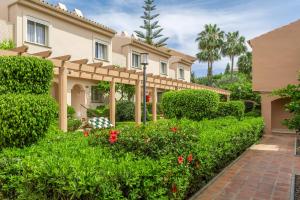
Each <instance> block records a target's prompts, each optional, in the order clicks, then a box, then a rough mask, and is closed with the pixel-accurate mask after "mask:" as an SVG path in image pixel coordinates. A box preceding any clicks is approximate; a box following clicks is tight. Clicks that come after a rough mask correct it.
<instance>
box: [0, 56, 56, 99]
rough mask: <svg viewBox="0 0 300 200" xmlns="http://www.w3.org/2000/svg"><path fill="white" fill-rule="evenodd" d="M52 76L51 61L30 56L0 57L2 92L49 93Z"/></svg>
mask: <svg viewBox="0 0 300 200" xmlns="http://www.w3.org/2000/svg"><path fill="white" fill-rule="evenodd" d="M52 78H53V63H52V62H51V61H48V60H45V59H41V58H37V57H29V56H1V57H0V94H7V93H23V94H48V93H49V91H50V86H51V81H52Z"/></svg>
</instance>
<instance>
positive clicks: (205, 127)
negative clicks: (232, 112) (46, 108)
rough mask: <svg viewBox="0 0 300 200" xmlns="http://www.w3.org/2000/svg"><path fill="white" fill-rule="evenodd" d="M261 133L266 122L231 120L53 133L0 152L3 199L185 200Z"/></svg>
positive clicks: (154, 124)
mask: <svg viewBox="0 0 300 200" xmlns="http://www.w3.org/2000/svg"><path fill="white" fill-rule="evenodd" d="M262 129H263V120H262V119H261V118H244V119H242V120H238V119H236V118H234V117H229V118H218V119H214V120H204V121H201V122H195V121H190V120H180V121H177V120H164V121H158V122H157V123H149V125H148V126H147V127H135V126H134V125H124V126H122V127H119V128H118V129H117V130H111V131H109V130H103V131H99V132H96V133H94V134H90V136H87V135H85V136H84V135H83V134H82V133H80V134H79V133H76V134H75V133H74V134H63V133H58V132H57V131H55V130H54V129H51V132H49V134H48V135H47V137H46V138H44V139H43V140H41V141H39V142H38V143H37V144H36V145H33V146H30V147H26V148H24V149H16V148H15V149H4V150H3V151H2V153H0V198H3V199H188V197H189V196H191V194H193V193H195V191H197V190H198V189H199V188H200V187H202V186H203V185H204V184H205V183H207V182H208V181H209V180H210V179H211V178H212V177H213V176H215V175H216V173H219V171H220V170H221V169H223V168H224V167H225V166H226V165H228V163H229V162H231V161H232V160H234V159H235V158H236V157H237V156H238V155H239V154H241V153H242V152H243V151H244V150H245V149H246V148H248V147H249V146H250V145H252V144H253V143H255V142H256V141H257V140H258V139H259V138H260V136H261V133H262ZM113 134H116V135H117V137H116V138H117V139H116V140H114V142H112V140H111V138H110V137H111V136H112V135H113ZM86 136H87V137H86Z"/></svg>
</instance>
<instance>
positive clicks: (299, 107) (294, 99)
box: [274, 77, 300, 132]
mask: <svg viewBox="0 0 300 200" xmlns="http://www.w3.org/2000/svg"><path fill="white" fill-rule="evenodd" d="M299 80H300V77H299ZM274 94H276V95H279V96H281V97H283V98H289V99H290V100H291V101H290V103H288V104H287V105H285V107H286V109H287V110H288V111H289V112H290V113H292V114H293V115H292V117H291V118H290V119H285V120H284V121H283V124H285V125H286V126H287V127H288V128H289V129H294V130H296V131H298V132H299V131H300V84H298V85H288V86H287V87H286V88H282V89H280V90H277V91H275V92H274Z"/></svg>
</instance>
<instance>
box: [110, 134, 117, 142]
mask: <svg viewBox="0 0 300 200" xmlns="http://www.w3.org/2000/svg"><path fill="white" fill-rule="evenodd" d="M117 140H118V137H117V135H115V134H111V135H110V136H109V142H110V143H111V144H113V143H115V142H116V141H117Z"/></svg>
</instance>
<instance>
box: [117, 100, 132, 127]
mask: <svg viewBox="0 0 300 200" xmlns="http://www.w3.org/2000/svg"><path fill="white" fill-rule="evenodd" d="M116 108H117V109H116V120H117V121H119V122H120V121H131V120H134V114H135V112H134V108H135V105H134V103H133V102H131V101H118V102H117V104H116Z"/></svg>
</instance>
